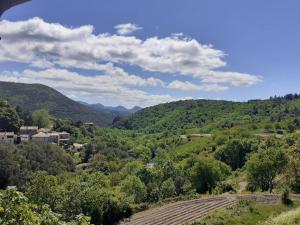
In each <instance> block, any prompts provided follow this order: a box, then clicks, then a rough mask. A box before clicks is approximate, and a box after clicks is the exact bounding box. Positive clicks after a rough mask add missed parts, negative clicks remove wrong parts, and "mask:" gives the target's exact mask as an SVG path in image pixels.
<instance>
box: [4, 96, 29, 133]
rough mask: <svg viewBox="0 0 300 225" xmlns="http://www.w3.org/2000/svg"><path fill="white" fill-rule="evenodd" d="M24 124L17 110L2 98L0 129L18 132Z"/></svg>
mask: <svg viewBox="0 0 300 225" xmlns="http://www.w3.org/2000/svg"><path fill="white" fill-rule="evenodd" d="M22 124H23V121H22V120H21V118H20V117H19V115H18V113H17V112H16V110H15V109H14V108H12V107H10V106H9V105H8V104H6V103H5V102H4V101H1V100H0V131H11V132H18V131H19V128H20V127H21V125H22Z"/></svg>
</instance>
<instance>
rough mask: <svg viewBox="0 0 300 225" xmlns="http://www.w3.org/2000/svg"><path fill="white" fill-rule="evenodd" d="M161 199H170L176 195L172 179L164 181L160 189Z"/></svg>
mask: <svg viewBox="0 0 300 225" xmlns="http://www.w3.org/2000/svg"><path fill="white" fill-rule="evenodd" d="M160 192H161V196H162V198H171V197H173V196H174V195H175V194H176V188H175V185H174V182H173V180H172V179H168V180H166V181H164V182H163V183H162V185H161V188H160Z"/></svg>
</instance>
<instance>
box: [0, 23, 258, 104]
mask: <svg viewBox="0 0 300 225" xmlns="http://www.w3.org/2000/svg"><path fill="white" fill-rule="evenodd" d="M116 29H117V32H118V34H119V35H110V34H106V33H105V34H95V33H94V28H93V26H91V25H86V26H82V27H77V28H72V27H66V26H63V25H61V24H57V23H47V22H45V21H43V20H42V19H40V18H33V19H29V20H26V21H19V22H10V21H5V20H4V21H1V22H0V30H1V35H2V37H3V38H2V41H1V42H0V62H1V61H2V62H6V61H12V62H20V63H25V64H27V65H28V66H29V67H34V68H38V69H41V68H43V69H44V70H39V71H35V70H25V71H23V72H21V73H19V74H18V75H16V73H6V74H4V75H3V74H2V75H0V79H1V80H5V79H6V80H9V79H12V80H16V79H17V80H19V81H23V82H27V83H28V82H30V83H31V82H35V83H36V82H40V83H44V84H47V85H50V86H51V87H55V88H58V89H59V90H66V92H68V94H69V95H72V94H74V93H75V92H76V93H77V95H78V93H79V94H80V95H90V96H95V95H97V98H100V97H102V98H108V97H110V98H114V99H118V100H120V101H123V102H124V103H126V102H128V104H131V103H135V104H138V103H139V102H140V105H142V106H146V105H152V104H154V103H155V104H156V103H160V102H167V101H172V100H177V98H173V97H172V96H169V95H151V94H149V93H146V92H145V91H141V90H139V88H141V87H145V86H154V87H155V86H160V87H164V88H173V89H179V90H194V91H224V90H227V89H228V87H230V86H250V85H255V84H256V83H258V82H259V81H261V79H262V78H261V77H259V76H256V75H252V74H247V73H239V72H232V71H224V69H225V67H226V61H225V60H224V58H225V53H224V52H223V51H221V50H218V49H215V48H214V47H213V46H211V45H204V44H201V43H200V42H198V41H197V40H195V39H191V38H188V37H185V36H184V35H183V34H181V33H178V34H173V35H170V37H165V38H158V37H150V38H147V39H145V40H142V39H139V38H137V37H135V36H125V35H129V34H131V33H132V32H134V31H136V30H139V29H142V28H141V27H138V26H137V25H135V24H121V25H118V26H116ZM118 65H124V68H127V67H130V66H135V67H138V68H140V69H142V70H145V71H148V72H150V74H151V73H156V72H157V73H160V74H164V75H165V76H173V74H176V75H179V76H182V78H183V77H184V76H190V77H194V79H198V81H199V82H198V83H200V85H197V84H193V83H191V82H187V81H186V82H182V81H178V80H175V81H173V82H171V83H170V84H166V83H165V82H164V81H163V80H161V79H158V78H156V77H154V76H153V77H146V78H145V77H141V76H139V75H137V74H130V73H128V72H127V71H125V70H124V69H123V68H120V67H118ZM58 68H62V69H58ZM75 69H84V70H88V71H93V72H94V71H96V72H97V73H98V74H99V75H97V76H86V75H82V74H79V73H74V72H71V70H75ZM58 81H59V82H58ZM69 83H70V84H69ZM221 84H223V85H221ZM119 93H120V96H118V94H119ZM100 95H101V96H100ZM147 99H148V100H147Z"/></svg>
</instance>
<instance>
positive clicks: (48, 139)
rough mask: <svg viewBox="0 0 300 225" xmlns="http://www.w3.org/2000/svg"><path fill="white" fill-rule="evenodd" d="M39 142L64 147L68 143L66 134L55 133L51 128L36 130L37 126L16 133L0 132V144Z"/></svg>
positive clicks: (26, 127) (23, 127)
mask: <svg viewBox="0 0 300 225" xmlns="http://www.w3.org/2000/svg"><path fill="white" fill-rule="evenodd" d="M29 141H32V142H41V143H53V144H57V145H60V146H62V145H66V144H68V142H69V141H70V134H69V133H68V132H55V131H52V129H51V128H40V129H39V128H38V127H37V126H22V127H21V128H20V130H19V132H18V133H14V132H0V142H2V143H3V142H4V143H11V144H14V143H16V144H19V143H22V142H29Z"/></svg>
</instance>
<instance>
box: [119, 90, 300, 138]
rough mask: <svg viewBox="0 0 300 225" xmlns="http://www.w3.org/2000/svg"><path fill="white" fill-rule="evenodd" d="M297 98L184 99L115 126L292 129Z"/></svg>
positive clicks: (295, 122) (299, 107) (158, 129)
mask: <svg viewBox="0 0 300 225" xmlns="http://www.w3.org/2000/svg"><path fill="white" fill-rule="evenodd" d="M299 116H300V97H299V95H287V96H285V97H282V98H281V97H275V98H271V99H269V100H256V101H249V102H230V101H217V100H186V101H178V102H172V103H168V104H161V105H157V106H154V107H149V108H146V109H143V110H141V111H139V112H137V113H135V114H134V115H132V116H131V117H130V118H129V119H126V120H123V121H119V122H117V123H116V124H115V127H119V128H126V129H133V130H140V131H144V132H148V133H156V132H163V131H171V132H173V131H176V130H177V131H181V130H185V129H190V128H201V130H202V131H204V132H211V131H214V130H216V129H219V130H220V129H227V128H231V127H234V126H240V125H242V126H248V127H249V128H250V129H255V128H257V127H260V128H265V127H266V128H268V129H269V130H273V131H274V130H281V129H289V130H291V131H293V130H295V129H296V128H297V127H298V128H299V126H300V120H299V118H298V117H299Z"/></svg>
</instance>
